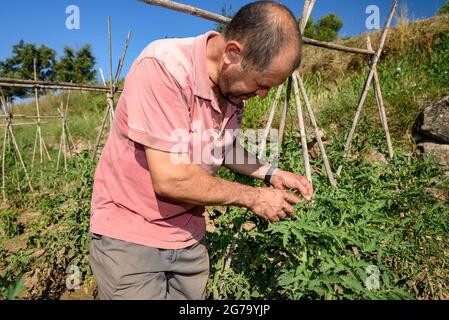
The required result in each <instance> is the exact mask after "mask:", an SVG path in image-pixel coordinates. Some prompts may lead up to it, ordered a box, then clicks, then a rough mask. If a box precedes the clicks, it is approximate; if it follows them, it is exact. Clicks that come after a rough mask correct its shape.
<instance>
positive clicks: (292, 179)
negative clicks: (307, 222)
mask: <svg viewBox="0 0 449 320" xmlns="http://www.w3.org/2000/svg"><path fill="white" fill-rule="evenodd" d="M270 183H271V185H272V186H273V187H275V188H276V189H281V190H288V189H294V190H296V191H298V192H299V193H300V194H301V195H302V196H303V197H304V199H306V200H312V197H313V187H312V185H311V184H310V183H309V181H307V178H306V177H303V176H300V175H297V174H294V173H291V172H288V171H284V170H280V169H277V170H276V172H275V173H274V174H273V175H272V176H271V180H270Z"/></svg>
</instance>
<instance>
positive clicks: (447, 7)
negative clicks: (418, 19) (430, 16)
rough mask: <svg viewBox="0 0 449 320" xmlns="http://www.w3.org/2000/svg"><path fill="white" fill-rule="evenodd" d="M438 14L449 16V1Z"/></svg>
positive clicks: (447, 0)
mask: <svg viewBox="0 0 449 320" xmlns="http://www.w3.org/2000/svg"><path fill="white" fill-rule="evenodd" d="M438 14H449V0H446V3H445V4H444V5H443V7H442V8H441V9H440V11H438Z"/></svg>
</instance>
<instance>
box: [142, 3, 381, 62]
mask: <svg viewBox="0 0 449 320" xmlns="http://www.w3.org/2000/svg"><path fill="white" fill-rule="evenodd" d="M139 1H140V2H143V3H146V4H150V5H155V6H159V7H163V8H167V9H171V10H174V11H178V12H183V13H187V14H190V15H193V16H197V17H201V18H203V19H207V20H210V21H214V22H217V23H220V24H225V25H226V24H228V23H229V22H230V21H231V19H230V18H227V17H224V16H222V15H219V14H215V13H212V12H209V11H206V10H203V9H199V8H196V7H193V6H188V5H185V4H181V3H177V2H175V1H168V0H139ZM303 42H304V43H305V44H308V45H312V46H315V47H320V48H326V49H331V50H337V51H343V52H349V53H357V54H366V55H373V54H374V52H372V51H369V50H366V49H359V48H351V47H346V46H343V45H338V44H335V43H330V42H324V41H318V40H314V39H309V38H306V37H303Z"/></svg>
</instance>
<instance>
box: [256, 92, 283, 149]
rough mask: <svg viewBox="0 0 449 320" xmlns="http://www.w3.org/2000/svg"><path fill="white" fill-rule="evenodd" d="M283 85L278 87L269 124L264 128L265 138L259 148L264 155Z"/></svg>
mask: <svg viewBox="0 0 449 320" xmlns="http://www.w3.org/2000/svg"><path fill="white" fill-rule="evenodd" d="M283 87H284V85H283V84H281V85H280V86H279V87H278V90H277V92H276V96H275V98H274V101H273V103H272V105H271V111H270V116H269V117H268V122H267V125H266V126H265V130H264V133H263V140H262V142H261V144H260V149H259V150H260V153H259V154H260V155H261V156H262V157H263V156H264V155H265V146H266V144H267V139H268V134H269V133H270V129H271V125H272V124H273V120H274V115H275V113H276V109H277V106H278V104H279V98H280V97H281V94H282V88H283Z"/></svg>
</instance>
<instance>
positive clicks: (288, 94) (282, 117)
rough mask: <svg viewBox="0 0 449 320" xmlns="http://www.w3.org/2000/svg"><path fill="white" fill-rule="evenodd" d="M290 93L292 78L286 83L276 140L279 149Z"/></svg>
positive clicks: (282, 139)
mask: <svg viewBox="0 0 449 320" xmlns="http://www.w3.org/2000/svg"><path fill="white" fill-rule="evenodd" d="M291 91H292V77H289V78H288V81H287V90H286V92H285V100H284V107H283V109H282V114H281V122H280V124H279V139H278V140H279V149H282V144H283V142H284V131H285V122H286V120H287V113H288V107H289V105H290V98H291Z"/></svg>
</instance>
